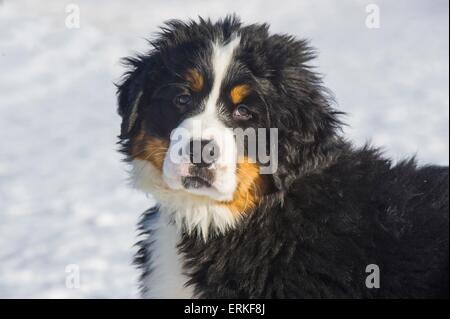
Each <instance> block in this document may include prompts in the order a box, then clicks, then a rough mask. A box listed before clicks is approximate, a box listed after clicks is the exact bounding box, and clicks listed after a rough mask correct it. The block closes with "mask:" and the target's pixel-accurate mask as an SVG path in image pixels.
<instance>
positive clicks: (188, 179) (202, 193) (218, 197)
mask: <svg viewBox="0 0 450 319" xmlns="http://www.w3.org/2000/svg"><path fill="white" fill-rule="evenodd" d="M164 181H165V182H166V184H167V186H168V187H169V188H170V189H172V190H174V191H183V192H186V193H188V194H190V195H193V196H195V197H199V198H200V197H202V198H207V199H209V200H213V201H218V202H224V201H225V202H226V201H231V200H232V199H233V193H234V188H233V189H231V187H225V188H227V189H228V190H226V191H223V190H221V189H220V188H219V186H218V185H217V184H218V183H215V182H213V181H210V180H207V179H203V178H201V177H198V176H183V177H177V178H175V179H173V178H168V177H167V176H164Z"/></svg>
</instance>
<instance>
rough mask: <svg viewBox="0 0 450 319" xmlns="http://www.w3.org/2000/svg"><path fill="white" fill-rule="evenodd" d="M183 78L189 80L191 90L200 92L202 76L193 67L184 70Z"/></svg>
mask: <svg viewBox="0 0 450 319" xmlns="http://www.w3.org/2000/svg"><path fill="white" fill-rule="evenodd" d="M185 79H186V81H188V82H189V86H190V88H191V90H192V91H193V92H200V91H201V90H202V89H203V86H204V84H205V80H204V79H203V76H202V75H201V74H200V72H199V71H197V70H195V69H189V70H188V71H187V72H186V75H185Z"/></svg>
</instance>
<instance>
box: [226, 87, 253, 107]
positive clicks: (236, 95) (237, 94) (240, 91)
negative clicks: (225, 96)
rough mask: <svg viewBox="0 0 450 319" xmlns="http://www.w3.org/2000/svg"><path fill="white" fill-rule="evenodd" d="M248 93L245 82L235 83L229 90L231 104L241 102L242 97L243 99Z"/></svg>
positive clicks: (248, 89)
mask: <svg viewBox="0 0 450 319" xmlns="http://www.w3.org/2000/svg"><path fill="white" fill-rule="evenodd" d="M249 93H250V86H249V85H247V84H240V85H236V86H235V87H234V88H233V89H232V90H231V93H230V95H231V101H232V102H233V104H238V103H241V102H242V100H243V99H245V97H246V96H248V95H249Z"/></svg>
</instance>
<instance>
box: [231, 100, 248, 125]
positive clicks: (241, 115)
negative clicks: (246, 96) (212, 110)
mask: <svg viewBox="0 0 450 319" xmlns="http://www.w3.org/2000/svg"><path fill="white" fill-rule="evenodd" d="M233 118H234V119H235V120H239V121H247V120H249V119H251V118H252V114H251V112H250V110H249V109H248V106H247V105H245V104H239V105H238V106H237V107H236V109H235V110H234V111H233Z"/></svg>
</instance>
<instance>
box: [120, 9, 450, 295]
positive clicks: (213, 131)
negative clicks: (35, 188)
mask: <svg viewBox="0 0 450 319" xmlns="http://www.w3.org/2000/svg"><path fill="white" fill-rule="evenodd" d="M268 29H269V27H268V25H267V24H251V25H244V24H242V23H241V22H240V21H239V19H238V18H237V17H235V16H227V17H226V18H225V19H221V20H219V21H217V22H212V21H210V20H205V19H202V18H199V19H198V20H197V21H188V22H182V21H178V20H175V21H170V22H168V23H166V24H165V25H164V27H162V29H161V31H160V33H159V34H158V36H157V37H156V39H155V40H153V41H151V46H152V48H151V50H150V51H149V52H148V53H146V54H142V55H138V56H137V57H130V58H126V63H127V64H128V65H129V71H128V72H127V73H126V74H125V75H124V78H123V80H122V81H121V83H120V84H119V85H118V112H119V114H120V115H121V117H122V125H121V134H120V142H119V143H120V145H121V149H122V151H123V152H124V153H125V154H126V159H127V161H129V163H130V165H131V167H132V169H131V175H132V180H133V182H134V184H135V186H136V187H138V188H139V189H141V190H143V191H145V192H148V193H150V194H151V195H152V196H154V198H155V199H156V201H157V206H155V207H153V208H151V209H149V210H148V211H147V212H145V213H144V215H143V217H142V220H141V222H140V224H139V228H140V231H141V234H140V236H142V240H141V241H140V242H139V243H138V246H139V251H138V253H137V255H136V263H137V264H138V265H139V267H140V269H141V271H142V276H141V279H140V286H141V289H142V293H143V296H144V297H148V298H435V297H448V274H449V265H448V255H449V245H448V237H449V220H448V214H449V208H448V207H449V206H448V195H449V194H448V186H449V178H448V168H447V167H438V166H431V165H430V166H423V167H418V165H417V164H416V162H415V160H414V159H409V160H405V161H401V162H399V163H396V164H393V163H392V162H391V160H389V159H387V158H385V157H384V156H383V155H382V154H381V153H380V151H379V150H377V149H374V148H372V147H370V146H365V147H361V148H357V147H354V146H352V144H351V143H350V142H349V141H347V140H346V139H345V138H344V137H343V136H342V133H341V127H342V122H341V121H340V115H341V113H340V112H338V111H336V110H335V109H334V104H333V99H332V97H331V94H330V93H328V91H327V89H326V88H324V86H323V84H322V81H321V78H320V76H319V75H318V74H317V73H316V72H315V70H314V69H313V68H312V67H311V65H310V62H311V59H313V58H314V56H315V54H314V51H313V49H311V47H310V46H309V45H308V43H307V41H304V40H298V39H296V38H294V37H293V36H290V35H285V34H270V33H269V30H268ZM418 126H419V127H420V124H418ZM237 129H241V130H248V129H250V131H251V130H253V131H254V132H256V134H257V139H258V147H257V148H258V151H259V150H264V152H266V151H268V150H269V151H270V150H271V149H272V148H271V146H272V145H274V144H277V147H276V149H275V151H276V152H275V153H276V156H271V157H270V158H271V160H270V162H271V164H272V165H271V166H272V170H266V172H265V173H264V174H263V173H262V169H263V168H264V169H265V168H267V167H268V165H267V161H262V160H261V158H260V157H258V156H257V158H254V156H253V157H252V156H250V155H249V154H250V153H251V152H249V147H250V142H249V141H247V140H246V141H244V142H242V140H238V138H237V137H236V136H237V135H236V134H235V131H236V130H237ZM269 129H270V130H272V129H276V134H275V135H271V134H269V132H268V131H269ZM178 131H180V132H181V131H182V133H183V134H178V133H174V132H178ZM186 134H187V135H188V136H189V138H183V137H180V136H181V135H186ZM273 136H275V137H276V141H275V142H276V143H274V141H273V140H272V139H271V137H273ZM247 137H248V136H247ZM244 138H245V136H244ZM261 140H262V141H265V142H266V143H265V144H264V145H260V144H259V141H261ZM238 144H240V145H241V146H242V145H243V149H244V151H243V152H242V151H240V150H239V147H238ZM269 146H270V147H269ZM264 152H263V153H264ZM258 154H259V152H258ZM265 154H267V153H265ZM268 171H269V172H268Z"/></svg>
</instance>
